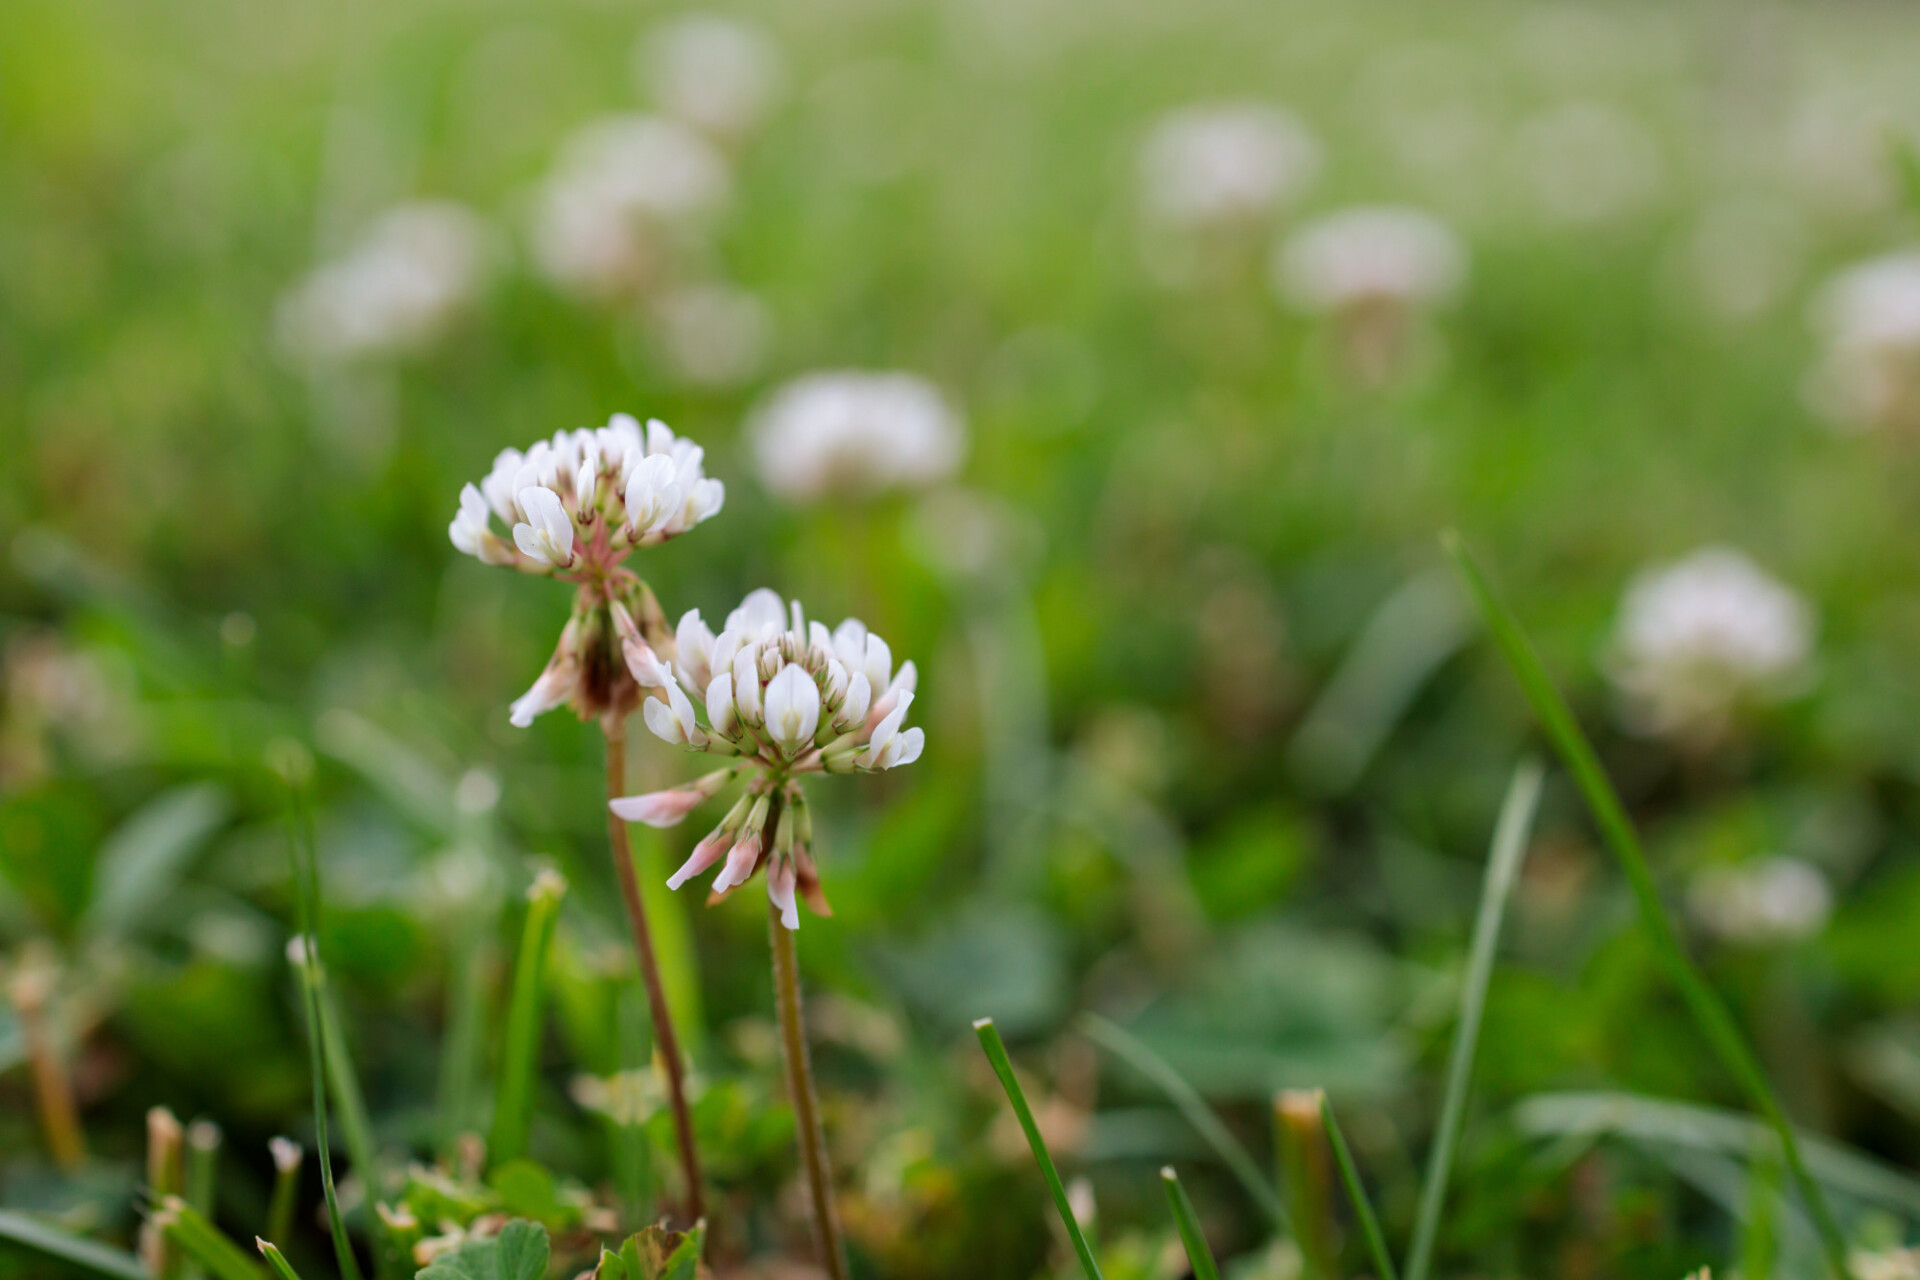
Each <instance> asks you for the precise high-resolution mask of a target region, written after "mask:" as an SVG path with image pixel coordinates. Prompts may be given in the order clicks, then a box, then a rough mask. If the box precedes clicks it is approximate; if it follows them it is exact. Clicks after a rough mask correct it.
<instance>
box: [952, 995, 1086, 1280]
mask: <svg viewBox="0 0 1920 1280" xmlns="http://www.w3.org/2000/svg"><path fill="white" fill-rule="evenodd" d="M973 1030H974V1033H975V1034H976V1035H978V1036H979V1037H980V1048H981V1049H982V1050H984V1051H985V1052H986V1055H987V1061H988V1062H990V1063H992V1064H993V1074H995V1075H996V1076H999V1077H1000V1087H1001V1088H1002V1089H1005V1090H1006V1091H1007V1101H1008V1103H1010V1104H1011V1105H1012V1107H1013V1114H1014V1117H1015V1118H1016V1119H1018V1120H1019V1121H1020V1127H1021V1128H1022V1129H1024V1130H1025V1131H1026V1134H1027V1145H1028V1146H1030V1147H1032V1148H1033V1158H1034V1161H1035V1163H1037V1164H1038V1165H1039V1166H1040V1176H1041V1177H1042V1178H1045V1179H1046V1182H1047V1190H1048V1191H1050V1192H1052V1193H1053V1207H1054V1208H1055V1209H1057V1210H1059V1212H1060V1222H1061V1225H1062V1226H1064V1227H1066V1229H1067V1238H1068V1239H1069V1240H1071V1241H1072V1242H1073V1251H1074V1253H1075V1254H1077V1255H1079V1258H1080V1267H1081V1269H1082V1270H1084V1271H1085V1272H1086V1273H1087V1280H1100V1264H1099V1263H1097V1262H1095V1261H1094V1260H1093V1249H1092V1247H1091V1246H1089V1245H1088V1244H1087V1237H1086V1233H1085V1232H1083V1231H1081V1230H1080V1222H1079V1220H1078V1219H1077V1218H1075V1217H1074V1216H1073V1205H1072V1204H1070V1203H1069V1202H1068V1200H1067V1189H1066V1187H1065V1186H1063V1185H1061V1182H1060V1171H1059V1170H1058V1169H1056V1168H1054V1166H1053V1157H1052V1156H1051V1155H1049V1154H1048V1152H1047V1142H1046V1139H1045V1138H1042V1137H1041V1136H1040V1126H1039V1125H1038V1124H1035V1123H1034V1119H1033V1108H1031V1107H1029V1106H1028V1105H1027V1095H1026V1093H1025V1091H1023V1090H1022V1089H1021V1088H1020V1081H1019V1079H1018V1078H1017V1077H1016V1076H1015V1075H1014V1074H1013V1063H1012V1061H1011V1060H1010V1059H1008V1057H1007V1046H1006V1043H1005V1042H1004V1041H1002V1040H1001V1039H1000V1029H999V1028H998V1027H996V1026H994V1025H993V1019H992V1018H981V1019H979V1020H978V1021H976V1022H975V1023H974V1024H973Z"/></svg>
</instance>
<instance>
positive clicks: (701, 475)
mask: <svg viewBox="0 0 1920 1280" xmlns="http://www.w3.org/2000/svg"><path fill="white" fill-rule="evenodd" d="M703 460H704V451H703V450H702V449H701V448H700V446H699V445H697V444H694V443H693V442H692V441H691V440H687V439H685V438H682V437H678V436H675V435H674V433H673V432H672V431H671V430H670V429H669V428H668V427H667V425H666V424H665V423H663V422H660V421H658V420H655V421H651V422H648V423H647V424H646V426H645V427H642V426H641V425H640V423H639V422H638V421H636V420H635V419H634V418H633V417H631V416H630V415H628V414H624V413H616V414H614V415H613V417H612V418H611V419H609V420H608V422H607V425H606V426H604V427H601V428H599V429H598V430H580V431H560V432H556V433H555V434H554V437H553V439H552V440H540V441H536V442H535V443H534V445H533V446H532V447H531V448H529V449H527V450H526V451H525V452H522V451H521V450H519V449H506V450H503V451H501V453H500V455H499V457H497V458H495V459H494V462H493V470H492V471H491V472H489V473H488V474H487V476H486V478H485V479H483V480H481V481H480V483H479V484H478V485H473V484H469V485H467V486H466V487H465V488H464V489H462V490H461V491H460V510H459V512H458V514H456V515H455V516H454V518H453V524H452V525H451V526H450V527H449V529H448V531H447V532H448V535H449V536H450V537H451V538H452V540H453V545H454V546H455V547H456V548H457V549H458V550H460V551H461V552H463V553H465V554H467V555H470V556H474V557H476V558H478V559H480V560H482V561H485V562H486V563H488V564H500V565H510V566H512V567H513V568H516V569H520V570H522V571H523V572H528V573H545V574H561V575H563V576H567V575H569V574H571V575H572V576H575V577H583V578H584V577H592V576H595V575H603V574H605V573H606V572H607V571H609V570H611V569H612V568H613V567H614V566H615V565H617V564H618V563H619V561H620V560H622V559H624V558H625V557H626V555H627V554H628V553H629V552H631V551H633V550H634V549H635V548H639V547H652V546H657V545H659V544H660V543H662V542H665V541H666V540H667V539H669V538H673V537H677V536H678V535H680V534H682V533H685V532H686V531H687V530H689V529H691V528H693V527H694V526H695V525H698V524H700V523H701V522H702V521H705V520H707V519H709V518H710V517H712V516H714V515H717V514H718V513H719V511H720V508H721V506H722V505H723V504H724V503H725V501H726V490H725V488H724V487H723V486H722V485H721V483H720V482H719V481H718V480H713V479H709V478H708V477H707V476H706V474H705V472H704V471H703V470H702V463H703ZM494 517H498V518H499V521H500V524H501V525H503V526H504V527H505V528H506V530H507V531H508V533H509V535H510V536H511V539H512V541H511V544H509V542H508V541H507V539H506V538H503V537H501V536H500V534H498V533H496V532H495V531H494V527H493V519H494Z"/></svg>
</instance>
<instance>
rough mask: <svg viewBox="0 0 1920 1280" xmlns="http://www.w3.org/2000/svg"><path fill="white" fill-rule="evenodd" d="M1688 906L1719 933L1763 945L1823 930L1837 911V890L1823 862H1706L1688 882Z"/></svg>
mask: <svg viewBox="0 0 1920 1280" xmlns="http://www.w3.org/2000/svg"><path fill="white" fill-rule="evenodd" d="M1687 908H1688V910H1689V911H1690V912H1691V913H1692V915H1693V917H1694V919H1696V920H1698V921H1699V922H1700V924H1701V926H1702V927H1704V928H1706V929H1707V930H1708V931H1710V932H1712V933H1714V934H1716V935H1718V936H1719V937H1722V938H1725V939H1727V940H1728V941H1730V942H1740V943H1746V944H1748V945H1751V946H1762V945H1766V944H1769V943H1780V942H1792V941H1795V940H1797V939H1800V938H1806V937H1810V936H1812V935H1813V934H1816V933H1818V932H1820V930H1821V929H1823V928H1824V927H1826V923H1827V917H1828V916H1830V915H1831V914H1832V913H1833V891H1832V889H1831V888H1829V887H1828V885H1827V878H1826V877H1825V876H1824V875H1822V874H1821V873H1820V870H1819V868H1817V867H1815V866H1812V865H1811V864H1809V863H1806V862H1803V861H1801V860H1800V859H1798V858H1785V857H1774V858H1767V859H1765V860H1764V861H1761V862H1755V863H1750V864H1746V865H1742V866H1713V867H1707V868H1705V869H1704V870H1702V871H1701V872H1700V873H1699V874H1697V875H1696V876H1694V878H1693V883H1692V884H1691V885H1689V886H1688V888H1687Z"/></svg>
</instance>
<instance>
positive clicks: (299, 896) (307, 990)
mask: <svg viewBox="0 0 1920 1280" xmlns="http://www.w3.org/2000/svg"><path fill="white" fill-rule="evenodd" d="M286 747H287V749H286V750H285V751H283V752H282V753H281V754H282V755H284V756H285V757H286V758H285V759H284V760H282V761H281V762H280V764H281V768H280V769H279V770H278V771H279V772H280V773H281V776H282V777H283V778H284V779H285V780H286V783H287V794H288V810H289V811H288V818H289V822H290V824H291V827H292V831H291V835H292V839H293V889H294V915H295V919H296V921H297V923H298V926H299V929H300V933H299V936H297V937H296V938H295V939H294V941H293V944H292V945H290V946H289V947H288V948H287V956H288V958H289V959H290V960H292V961H293V962H294V969H295V970H296V971H297V973H298V975H299V978H300V993H301V1001H300V1007H301V1010H302V1012H303V1013H304V1015H305V1017H306V1023H307V1049H308V1069H309V1074H310V1075H311V1076H312V1078H313V1130H314V1150H315V1154H316V1155H317V1156H318V1158H319V1165H320V1190H321V1192H322V1193H323V1195H324V1196H325V1197H326V1202H327V1225H328V1227H329V1229H330V1230H331V1232H332V1235H333V1252H334V1258H335V1260H336V1261H337V1262H338V1263H339V1266H340V1276H341V1280H360V1264H359V1262H358V1261H357V1260H356V1259H355V1258H354V1256H353V1243H352V1241H350V1240H349V1239H348V1238H347V1219H346V1215H345V1214H343V1213H342V1212H341V1210H340V1194H339V1191H338V1190H337V1189H336V1188H335V1186H334V1183H333V1157H332V1150H331V1147H332V1142H331V1139H330V1138H329V1136H328V1132H327V1046H326V1020H325V1019H324V1018H323V1017H322V1016H321V1012H320V992H319V984H318V983H317V982H316V981H315V979H314V975H315V974H316V973H317V972H318V970H319V968H320V954H319V936H320V870H319V854H318V851H317V848H316V846H315V845H314V844H313V843H312V840H313V832H312V828H311V826H310V825H309V822H308V819H307V814H306V811H305V807H304V805H303V804H302V803H301V794H300V781H301V778H302V777H303V776H304V773H305V772H306V771H310V770H311V769H312V767H313V766H312V760H311V758H310V757H307V756H305V754H304V749H303V748H300V747H298V746H297V744H292V743H288V744H286Z"/></svg>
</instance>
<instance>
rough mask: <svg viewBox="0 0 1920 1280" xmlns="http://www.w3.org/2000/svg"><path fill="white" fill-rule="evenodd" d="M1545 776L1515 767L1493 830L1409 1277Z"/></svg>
mask: <svg viewBox="0 0 1920 1280" xmlns="http://www.w3.org/2000/svg"><path fill="white" fill-rule="evenodd" d="M1544 776H1545V775H1544V771H1543V770H1542V769H1541V767H1540V765H1539V763H1538V762H1537V761H1533V760H1528V761H1525V762H1523V763H1522V764H1521V765H1520V767H1519V768H1518V769H1516V770H1514V774H1513V781H1512V782H1511V783H1509V784H1508V786H1507V798H1506V799H1505V800H1504V801H1502V802H1501V805H1500V818H1499V821H1497V822H1496V823H1494V828H1493V851H1492V853H1491V854H1489V856H1488V858H1487V873H1486V876H1485V878H1484V879H1483V880H1482V881H1481V887H1480V913H1479V916H1478V917H1477V918H1476V919H1475V920H1474V923H1473V942H1472V943H1471V944H1470V947H1469V950H1468V952H1467V972H1466V979H1465V981H1464V983H1463V984H1462V986H1461V989H1460V1022H1459V1025H1458V1026H1457V1027H1455V1029H1454V1033H1453V1049H1452V1053H1451V1056H1450V1058H1449V1060H1448V1062H1447V1083H1446V1086H1445V1090H1444V1092H1443V1093H1442V1095H1441V1103H1440V1127H1439V1129H1438V1130H1437V1131H1436V1132H1435V1134H1434V1138H1433V1151H1432V1153H1431V1154H1430V1155H1429V1156H1428V1159H1427V1176H1426V1178H1425V1180H1424V1181H1423V1182H1422V1184H1421V1187H1420V1208H1419V1211H1418V1212H1417V1213H1416V1214H1415V1216H1414V1225H1413V1246H1412V1248H1410V1249H1409V1250H1408V1251H1407V1280H1426V1276H1427V1268H1428V1266H1429V1265H1430V1264H1431V1263H1432V1261H1433V1245H1434V1239H1435V1237H1436V1236H1437V1235H1438V1234H1439V1231H1440V1209H1441V1207H1442V1206H1443V1205H1444V1204H1445V1203H1446V1199H1447V1179H1448V1177H1449V1176H1450V1175H1451V1174H1452V1172H1453V1154H1454V1150H1455V1148H1456V1147H1457V1146H1458V1144H1459V1141H1460V1126H1461V1124H1462V1123H1464V1121H1465V1119H1466V1113H1467V1088H1468V1086H1469V1085H1470V1084H1471V1083H1472V1081H1473V1055H1474V1050H1475V1049H1476V1048H1478V1047H1479V1044H1480V1016H1481V1014H1482V1013H1483V1012H1484V1011H1485V1009H1486V1004H1487V984H1488V983H1489V982H1491V981H1492V980H1493V960H1494V953H1495V950H1496V948H1497V947H1498V945H1499V942H1500V921H1501V919H1502V918H1503V917H1504V916H1505V915H1506V909H1507V899H1508V898H1509V897H1510V896H1511V895H1512V893H1513V883H1514V881H1515V880H1516V879H1518V878H1519V875H1520V863H1521V861H1522V860H1523V859H1524V858H1525V857H1526V852H1527V837H1528V835H1529V834H1530V833H1531V832H1532V830H1533V815H1534V813H1535V811H1536V810H1538V808H1539V807H1540V784H1541V780H1542V778H1543V777H1544Z"/></svg>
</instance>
